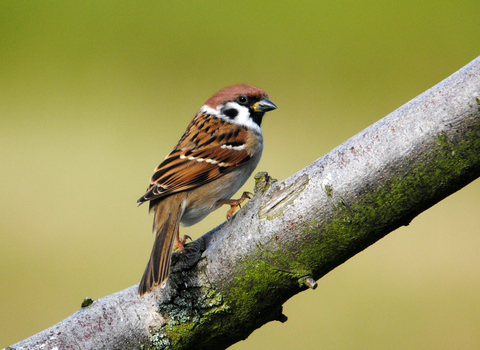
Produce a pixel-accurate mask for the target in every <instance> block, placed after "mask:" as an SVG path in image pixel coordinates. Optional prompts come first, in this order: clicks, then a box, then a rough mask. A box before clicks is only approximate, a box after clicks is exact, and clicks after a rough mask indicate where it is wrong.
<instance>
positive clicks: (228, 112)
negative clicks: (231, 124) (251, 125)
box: [223, 108, 238, 119]
mask: <svg viewBox="0 0 480 350" xmlns="http://www.w3.org/2000/svg"><path fill="white" fill-rule="evenodd" d="M223 114H225V115H226V116H227V117H229V118H231V119H233V118H235V117H236V116H237V115H238V111H237V110H236V109H235V108H230V109H226V110H224V111H223Z"/></svg>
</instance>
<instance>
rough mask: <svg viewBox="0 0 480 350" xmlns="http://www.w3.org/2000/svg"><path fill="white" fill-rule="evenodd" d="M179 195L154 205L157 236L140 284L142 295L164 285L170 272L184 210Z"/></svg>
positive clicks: (154, 230) (154, 228)
mask: <svg viewBox="0 0 480 350" xmlns="http://www.w3.org/2000/svg"><path fill="white" fill-rule="evenodd" d="M178 197H180V196H178V195H173V196H170V197H167V198H165V199H163V200H162V201H161V202H159V203H158V205H156V206H154V207H153V208H154V210H155V218H154V220H153V232H154V233H155V235H156V237H155V242H154V243H153V248H152V253H151V254H150V260H149V261H148V264H147V267H146V268H145V272H144V273H143V277H142V280H141V281H140V285H139V286H138V294H140V296H142V295H144V294H145V293H150V292H151V291H152V290H153V288H154V287H156V286H158V285H161V286H162V287H163V286H164V285H165V283H166V280H167V278H168V275H169V273H170V263H171V259H172V250H173V244H174V241H175V235H176V234H177V232H178V228H179V225H180V219H181V216H182V214H183V210H184V204H183V198H178ZM166 202H167V203H166ZM172 202H173V203H172Z"/></svg>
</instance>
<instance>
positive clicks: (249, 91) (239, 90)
mask: <svg viewBox="0 0 480 350" xmlns="http://www.w3.org/2000/svg"><path fill="white" fill-rule="evenodd" d="M240 95H246V96H254V97H265V98H268V95H267V93H266V92H265V91H263V90H262V89H259V88H257V87H255V86H253V85H248V84H237V85H232V86H228V87H226V88H223V89H222V90H220V91H219V92H217V93H216V94H215V95H213V96H212V97H210V98H209V99H208V100H207V102H205V104H206V105H207V106H208V107H211V108H217V106H218V105H219V104H221V103H223V102H226V101H233V100H235V99H236V98H237V97H238V96H240Z"/></svg>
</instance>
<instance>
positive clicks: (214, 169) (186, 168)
mask: <svg viewBox="0 0 480 350" xmlns="http://www.w3.org/2000/svg"><path fill="white" fill-rule="evenodd" d="M250 133H251V132H250V131H248V130H246V129H244V128H240V127H239V126H237V125H234V124H230V123H227V122H225V121H223V120H221V119H219V118H216V117H212V116H209V115H208V114H205V113H203V112H199V113H198V114H197V115H196V116H195V118H193V120H192V122H191V123H190V125H189V126H188V128H187V131H186V132H185V134H184V135H183V136H182V138H181V139H180V141H179V142H178V144H177V146H176V147H175V149H174V150H173V151H172V152H171V153H170V154H169V155H168V156H167V157H166V158H165V160H164V161H163V162H162V163H161V164H160V165H159V166H158V167H157V168H156V169H155V173H154V174H153V176H152V178H151V180H150V185H149V187H148V189H147V191H146V193H145V195H143V196H142V197H141V198H140V199H139V200H138V201H137V202H138V203H140V204H141V203H143V202H146V201H149V200H153V199H156V198H160V197H164V196H167V195H169V194H172V193H176V192H180V191H185V190H189V189H192V188H195V187H198V186H202V185H204V184H206V183H208V182H210V181H213V180H215V179H218V178H219V177H220V176H222V174H224V173H226V172H228V171H231V170H232V169H234V168H235V167H236V166H238V165H240V164H243V163H245V162H247V161H248V160H249V159H250V158H251V156H252V155H251V154H249V152H248V151H247V149H246V144H247V142H248V139H249V134H250Z"/></svg>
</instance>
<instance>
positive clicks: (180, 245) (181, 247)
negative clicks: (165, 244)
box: [173, 229, 192, 253]
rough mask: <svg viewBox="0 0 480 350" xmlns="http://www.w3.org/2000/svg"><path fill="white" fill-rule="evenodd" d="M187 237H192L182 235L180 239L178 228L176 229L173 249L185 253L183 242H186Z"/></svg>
mask: <svg viewBox="0 0 480 350" xmlns="http://www.w3.org/2000/svg"><path fill="white" fill-rule="evenodd" d="M187 239H190V240H192V237H190V236H188V235H183V238H182V239H180V229H178V230H177V234H176V235H175V242H174V243H173V251H174V252H181V253H186V252H185V248H184V246H185V243H186V242H187Z"/></svg>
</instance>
